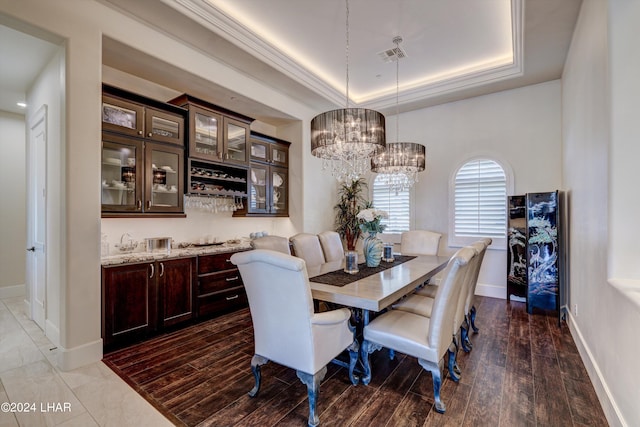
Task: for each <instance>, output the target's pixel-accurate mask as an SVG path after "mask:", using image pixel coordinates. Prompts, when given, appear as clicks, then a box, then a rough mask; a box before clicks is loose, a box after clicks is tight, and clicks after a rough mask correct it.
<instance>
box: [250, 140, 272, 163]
mask: <svg viewBox="0 0 640 427" xmlns="http://www.w3.org/2000/svg"><path fill="white" fill-rule="evenodd" d="M269 150H271V144H269V143H268V142H261V141H257V140H255V139H253V140H252V141H251V160H256V161H258V162H265V163H266V162H268V161H269Z"/></svg>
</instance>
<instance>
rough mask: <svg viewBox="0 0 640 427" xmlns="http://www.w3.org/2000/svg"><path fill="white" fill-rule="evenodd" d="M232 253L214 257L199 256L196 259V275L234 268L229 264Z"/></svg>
mask: <svg viewBox="0 0 640 427" xmlns="http://www.w3.org/2000/svg"><path fill="white" fill-rule="evenodd" d="M233 254H234V253H233V252H227V253H222V254H214V255H200V256H199V257H198V274H207V273H214V272H216V271H221V270H229V269H232V268H236V266H235V265H233V263H232V262H231V255H233Z"/></svg>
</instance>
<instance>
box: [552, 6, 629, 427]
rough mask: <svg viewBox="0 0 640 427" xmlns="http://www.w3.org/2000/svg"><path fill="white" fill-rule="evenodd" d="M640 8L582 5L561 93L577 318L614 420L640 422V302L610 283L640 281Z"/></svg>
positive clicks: (577, 334) (576, 329)
mask: <svg viewBox="0 0 640 427" xmlns="http://www.w3.org/2000/svg"><path fill="white" fill-rule="evenodd" d="M607 5H608V6H607ZM639 6H640V4H639V3H638V2H628V1H626V0H622V1H617V0H615V1H610V2H608V3H607V2H603V1H599V0H585V1H584V2H583V5H582V10H581V14H580V17H579V20H578V24H577V28H576V30H575V33H574V38H573V42H572V45H571V50H570V53H569V56H568V58H567V62H566V66H565V70H564V74H563V94H562V100H563V110H562V114H563V181H564V185H565V188H566V189H567V190H568V191H569V205H570V224H569V225H570V229H571V233H570V260H569V262H570V266H571V277H570V304H571V313H570V322H569V323H570V327H571V331H572V335H573V336H574V339H575V341H576V343H577V345H578V348H579V349H580V354H581V356H582V359H583V360H584V362H585V366H586V367H587V371H588V372H589V376H590V377H591V380H592V382H593V384H594V386H595V388H596V391H597V393H598V396H599V398H600V401H601V402H602V405H603V408H604V410H605V413H606V415H607V419H608V421H609V423H610V424H611V425H629V426H634V425H640V411H639V410H638V396H639V395H638V383H639V382H640V367H639V365H638V363H637V355H638V354H639V353H640V344H639V343H638V341H637V340H635V339H634V338H633V337H635V336H637V325H638V324H640V308H639V307H638V305H636V304H634V302H633V301H632V300H631V299H629V298H628V297H627V296H625V295H624V294H623V293H621V292H620V291H619V290H618V289H616V288H614V287H613V286H611V285H609V284H608V283H607V279H608V278H612V277H627V278H631V277H633V278H636V279H637V278H638V273H637V272H638V271H640V270H638V255H639V254H640V253H639V250H638V246H637V232H636V231H635V230H636V227H635V224H634V223H635V218H636V217H637V215H636V214H635V211H637V208H638V198H637V197H633V194H635V193H637V188H636V187H637V185H636V184H635V183H637V178H636V176H635V169H636V168H635V159H636V158H637V155H639V154H640V152H638V147H639V146H640V145H639V144H638V142H637V141H638V133H639V132H638V130H637V122H638V120H637V117H636V116H637V114H636V110H637V108H636V105H637V95H638V92H639V89H640V86H639V85H638V82H637V75H638V72H639V71H640V61H639V60H638V57H637V55H636V52H637V49H636V47H635V44H634V42H633V39H634V38H635V39H637V37H638V35H639V33H638V26H637V23H638V21H639V19H640V7H639ZM607 8H609V10H607ZM611 12H613V13H611ZM608 13H611V16H609V22H607V15H608ZM620 178H623V180H622V182H621V181H620ZM630 195H631V197H630ZM629 256H631V258H629ZM634 271H635V273H634ZM618 274H622V276H619V275H618ZM576 308H577V310H576Z"/></svg>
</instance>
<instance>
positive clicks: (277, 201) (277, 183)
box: [271, 166, 289, 215]
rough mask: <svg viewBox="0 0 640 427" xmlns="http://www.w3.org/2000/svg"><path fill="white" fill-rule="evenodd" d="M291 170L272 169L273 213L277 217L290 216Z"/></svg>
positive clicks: (274, 167) (273, 167)
mask: <svg viewBox="0 0 640 427" xmlns="http://www.w3.org/2000/svg"><path fill="white" fill-rule="evenodd" d="M288 172H289V170H288V169H286V168H279V167H276V166H272V167H271V213H272V214H275V215H288V214H289V203H288V202H289V201H288V200H287V197H288V195H289V182H288V181H289V178H288V175H289V174H288Z"/></svg>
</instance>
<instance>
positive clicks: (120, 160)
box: [101, 135, 143, 212]
mask: <svg viewBox="0 0 640 427" xmlns="http://www.w3.org/2000/svg"><path fill="white" fill-rule="evenodd" d="M142 151H143V150H142V141H136V140H134V139H128V138H121V137H118V136H115V135H103V138H102V165H101V167H102V210H103V211H104V212H142V173H141V172H142V155H143V153H142Z"/></svg>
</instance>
